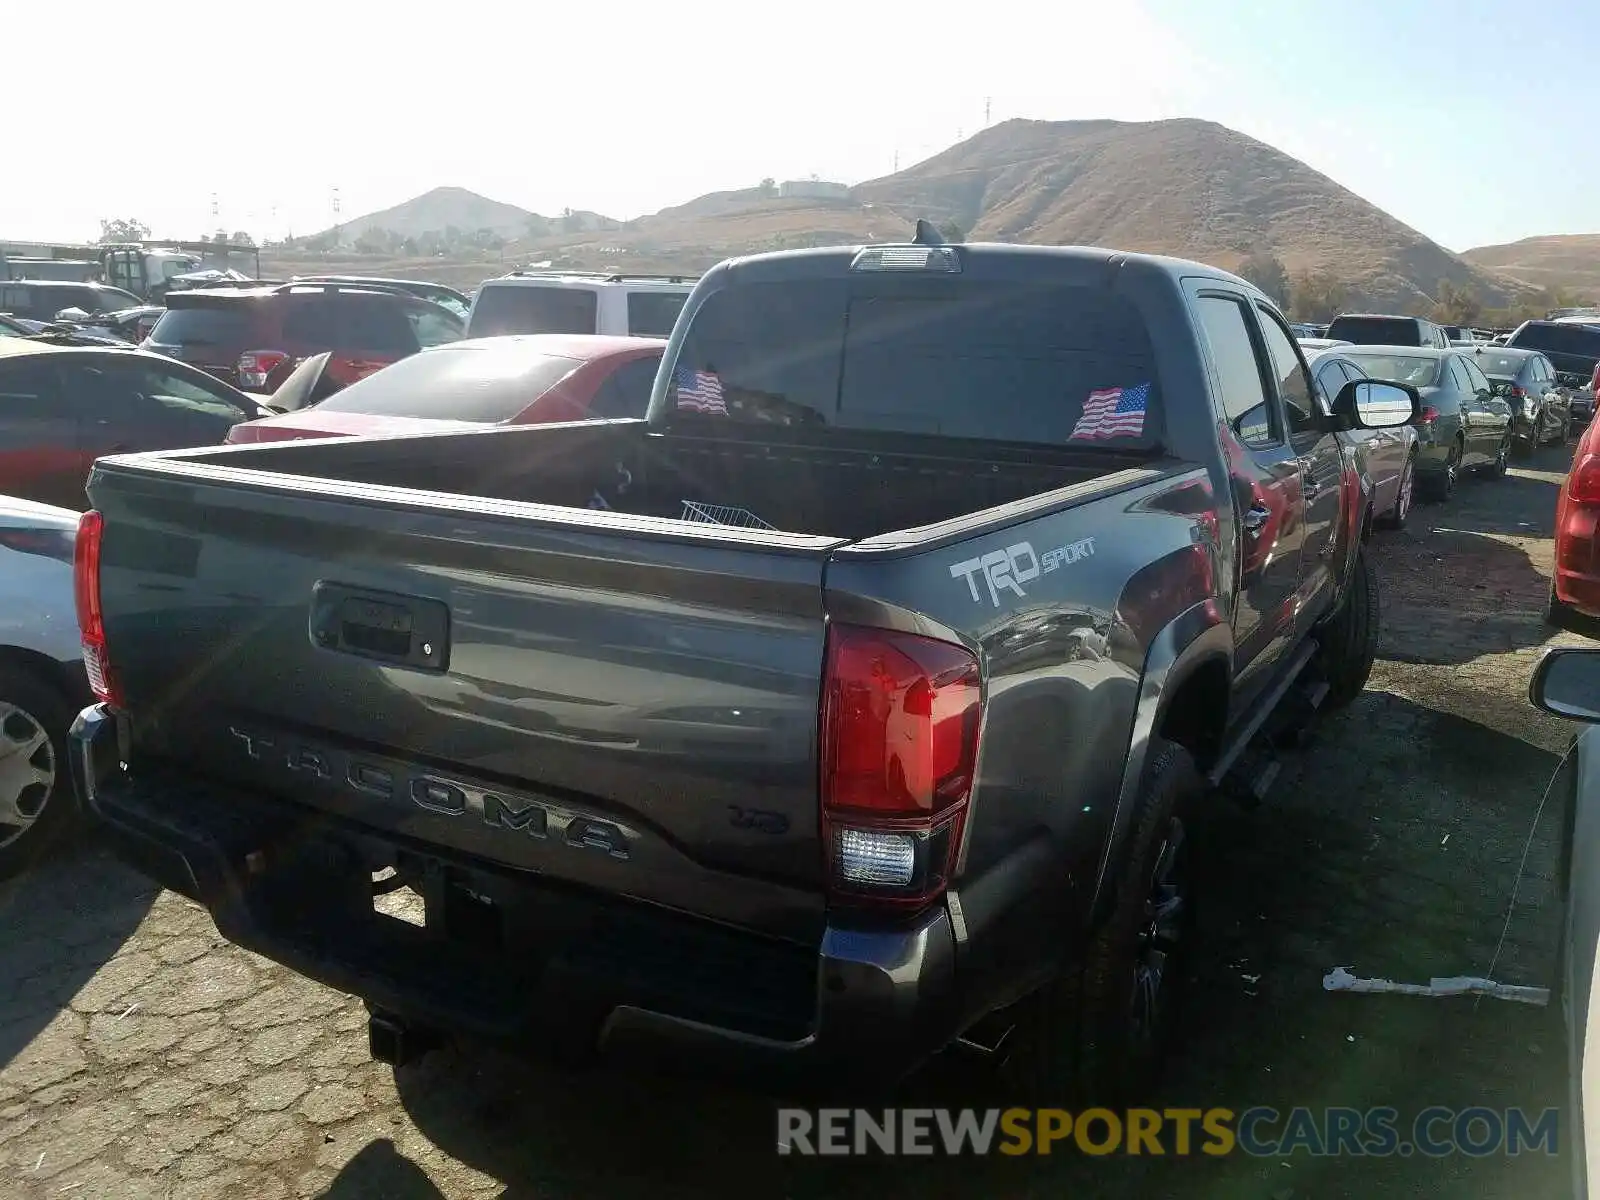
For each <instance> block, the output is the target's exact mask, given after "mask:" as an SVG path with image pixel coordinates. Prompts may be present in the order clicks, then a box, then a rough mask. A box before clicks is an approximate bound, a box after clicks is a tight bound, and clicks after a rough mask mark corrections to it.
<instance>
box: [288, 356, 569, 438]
mask: <svg viewBox="0 0 1600 1200" xmlns="http://www.w3.org/2000/svg"><path fill="white" fill-rule="evenodd" d="M582 365H583V364H582V360H581V359H576V358H565V357H562V356H559V355H555V354H544V353H538V352H534V353H530V352H529V351H528V350H527V348H526V347H525V346H523V345H520V344H518V343H507V344H505V345H504V346H494V345H487V346H485V345H478V346H444V347H442V348H440V349H438V350H428V351H425V352H423V353H421V354H413V355H412V356H411V357H409V358H403V359H401V360H400V361H399V362H397V363H394V364H392V365H390V366H387V367H385V368H383V370H381V371H378V372H376V373H375V374H372V375H368V376H367V377H366V378H365V379H362V380H359V381H358V382H356V383H353V384H351V385H350V386H349V387H347V388H345V389H344V390H343V391H341V392H335V393H334V394H333V395H332V396H330V397H328V399H326V400H324V401H322V402H321V403H320V404H318V405H317V406H316V409H315V411H317V412H348V413H373V414H375V415H381V416H386V417H429V418H434V419H441V420H449V421H476V422H482V423H485V424H492V423H494V422H497V421H508V420H510V419H511V418H512V417H514V416H516V415H517V414H518V413H520V412H521V411H522V410H523V409H525V408H527V407H528V405H530V404H532V403H533V402H534V401H535V400H537V399H538V398H539V397H540V396H542V395H543V394H544V393H545V392H547V391H549V390H550V388H552V387H554V386H555V385H556V384H557V383H560V382H561V380H563V379H564V378H566V377H567V376H568V375H570V374H571V373H572V372H573V371H575V370H576V369H577V368H578V367H580V366H582Z"/></svg>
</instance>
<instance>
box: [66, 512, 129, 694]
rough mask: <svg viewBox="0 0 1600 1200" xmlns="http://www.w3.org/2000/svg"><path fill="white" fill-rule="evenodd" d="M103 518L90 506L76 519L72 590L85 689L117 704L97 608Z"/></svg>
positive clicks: (114, 679)
mask: <svg viewBox="0 0 1600 1200" xmlns="http://www.w3.org/2000/svg"><path fill="white" fill-rule="evenodd" d="M104 532H105V521H104V519H103V518H102V517H101V516H100V514H99V513H98V512H96V511H95V510H94V509H92V508H91V509H90V510H89V511H88V512H86V513H84V514H83V515H82V516H81V517H79V518H78V539H77V543H76V545H75V546H74V548H73V554H72V592H73V599H74V600H75V601H76V602H77V609H78V637H79V640H80V642H81V644H82V646H83V666H84V670H85V671H86V672H87V673H88V676H89V690H90V691H92V692H93V693H94V694H95V697H96V699H99V700H104V701H105V702H107V703H108V704H118V703H120V702H121V696H120V695H119V694H118V692H117V683H116V678H115V676H114V675H113V674H112V670H111V660H110V657H109V654H108V651H107V649H106V626H105V621H104V620H103V619H102V614H101V610H100V539H101V536H102V535H103V533H104Z"/></svg>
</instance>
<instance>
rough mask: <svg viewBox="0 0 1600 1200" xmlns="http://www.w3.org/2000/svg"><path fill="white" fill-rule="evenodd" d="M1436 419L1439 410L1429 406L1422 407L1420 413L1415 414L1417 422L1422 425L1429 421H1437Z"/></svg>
mask: <svg viewBox="0 0 1600 1200" xmlns="http://www.w3.org/2000/svg"><path fill="white" fill-rule="evenodd" d="M1438 419H1439V410H1438V409H1437V408H1434V407H1433V405H1431V404H1428V405H1424V406H1423V409H1422V411H1421V412H1419V413H1418V414H1417V420H1418V421H1419V422H1421V423H1422V424H1423V425H1426V424H1427V423H1428V422H1429V421H1437V420H1438Z"/></svg>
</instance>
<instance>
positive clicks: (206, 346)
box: [142, 283, 466, 392]
mask: <svg viewBox="0 0 1600 1200" xmlns="http://www.w3.org/2000/svg"><path fill="white" fill-rule="evenodd" d="M465 331H466V324H465V322H463V321H462V319H461V318H460V317H459V316H457V315H456V314H455V313H453V312H451V311H450V310H449V309H447V308H443V307H441V306H440V305H437V304H433V303H430V302H429V301H427V300H420V299H418V298H417V297H415V296H412V295H410V294H408V293H406V292H403V291H400V290H399V289H397V288H389V287H386V286H383V285H377V284H361V285H351V284H338V283H285V284H277V285H268V286H257V287H238V288H203V289H196V290H194V291H186V292H173V293H171V294H169V295H168V296H167V311H166V313H165V314H164V315H163V316H162V318H161V319H160V320H159V321H157V322H156V326H155V328H154V329H152V330H151V331H150V336H149V337H148V338H147V339H146V340H145V341H144V343H143V346H142V348H143V349H146V350H155V351H157V352H159V353H161V354H165V355H168V356H169V357H171V358H176V359H180V360H181V361H183V362H187V363H190V364H192V365H194V366H197V367H199V368H200V369H201V370H203V371H208V372H210V373H211V374H212V375H215V376H216V377H217V378H219V379H223V380H226V381H227V382H229V383H231V384H233V385H234V386H235V387H239V388H243V389H244V390H246V391H253V392H267V391H271V390H272V389H273V388H274V387H275V386H276V385H277V384H278V383H279V382H281V381H282V380H283V379H285V378H287V377H288V375H289V373H290V372H291V371H292V370H293V369H294V366H295V364H296V363H298V362H300V361H301V360H303V359H306V358H309V357H310V356H312V355H314V354H321V353H323V352H324V351H329V352H331V353H332V355H333V357H332V358H331V359H330V360H329V362H328V367H327V372H326V373H327V375H328V376H329V379H330V380H331V381H332V382H334V383H336V384H337V385H338V386H339V387H344V386H347V385H349V384H352V383H354V382H355V381H356V380H358V379H362V378H365V377H366V376H368V375H370V374H372V373H373V372H374V371H376V370H378V369H380V368H382V367H386V366H388V365H389V364H390V363H392V362H397V361H398V360H400V359H402V358H405V357H406V356H408V355H411V354H415V353H416V352H417V351H418V350H422V349H426V348H427V347H429V346H437V345H441V344H443V343H445V342H453V341H456V340H457V339H458V338H460V337H461V336H462V334H463V333H464V332H465Z"/></svg>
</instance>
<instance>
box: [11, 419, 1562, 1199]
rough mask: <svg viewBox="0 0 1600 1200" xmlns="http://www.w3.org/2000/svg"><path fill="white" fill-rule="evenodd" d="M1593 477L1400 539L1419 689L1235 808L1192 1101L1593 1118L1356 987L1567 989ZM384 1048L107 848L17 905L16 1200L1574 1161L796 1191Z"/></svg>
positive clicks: (728, 1111)
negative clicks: (1569, 722)
mask: <svg viewBox="0 0 1600 1200" xmlns="http://www.w3.org/2000/svg"><path fill="white" fill-rule="evenodd" d="M1565 469H1566V455H1565V454H1564V453H1562V452H1560V451H1556V450H1550V451H1546V452H1544V454H1543V455H1542V456H1541V457H1540V458H1539V459H1538V460H1537V461H1536V462H1535V463H1534V464H1532V465H1531V466H1522V467H1518V468H1517V469H1515V470H1514V471H1513V473H1512V475H1511V476H1510V477H1509V478H1507V479H1505V480H1502V481H1497V482H1488V481H1483V482H1469V483H1468V484H1466V485H1465V486H1464V487H1463V488H1462V490H1461V491H1460V492H1459V493H1458V495H1457V498H1456V499H1455V500H1454V501H1452V502H1451V503H1449V504H1448V505H1444V506H1424V507H1421V508H1419V509H1418V510H1417V511H1416V512H1415V514H1414V515H1413V518H1412V523H1411V527H1410V528H1409V529H1407V530H1406V531H1404V532H1402V533H1399V534H1393V533H1388V534H1382V533H1380V534H1379V535H1378V542H1377V547H1378V548H1377V561H1378V567H1379V571H1380V573H1381V576H1382V580H1383V586H1384V604H1385V611H1384V624H1383V641H1382V649H1381V655H1382V659H1383V661H1381V662H1380V663H1379V664H1378V667H1377V668H1376V669H1375V671H1374V673H1373V678H1372V682H1371V685H1370V687H1369V690H1368V692H1367V694H1366V695H1365V696H1364V697H1363V698H1362V699H1361V700H1360V701H1359V702H1358V703H1357V704H1356V705H1354V706H1353V707H1352V708H1351V709H1350V710H1348V711H1347V712H1345V713H1343V714H1340V715H1338V716H1336V717H1333V718H1331V719H1329V720H1328V721H1326V722H1325V723H1324V724H1323V725H1322V726H1321V727H1320V729H1319V731H1318V733H1317V735H1316V737H1315V739H1314V741H1313V742H1312V743H1311V744H1310V745H1309V746H1308V747H1307V748H1306V749H1305V750H1304V751H1303V752H1301V753H1299V754H1297V755H1296V756H1295V757H1294V758H1292V759H1291V760H1290V762H1289V764H1288V769H1287V770H1286V771H1285V772H1284V776H1283V777H1282V778H1280V781H1279V783H1278V785H1277V787H1276V792H1275V795H1274V797H1273V798H1272V800H1271V801H1269V803H1268V805H1267V806H1266V807H1264V808H1262V809H1260V810H1258V811H1256V812H1254V813H1244V812H1239V811H1236V810H1234V809H1232V808H1228V809H1226V810H1225V811H1219V812H1218V813H1217V815H1216V817H1215V820H1214V822H1213V827H1212V828H1211V829H1210V830H1209V832H1210V833H1211V835H1212V845H1213V847H1214V848H1216V847H1221V848H1222V849H1221V851H1220V852H1219V853H1218V854H1217V855H1216V856H1215V857H1214V859H1213V860H1210V865H1209V867H1208V869H1207V871H1206V882H1207V883H1208V885H1209V886H1208V889H1207V891H1206V892H1205V893H1204V894H1203V902H1204V908H1203V910H1202V914H1201V915H1202V921H1203V933H1204V936H1203V938H1202V942H1201V946H1200V951H1199V962H1198V967H1197V972H1196V975H1195V977H1194V979H1193V980H1192V989H1193V990H1192V996H1191V999H1192V1007H1191V1014H1192V1019H1191V1021H1190V1023H1189V1028H1188V1030H1187V1031H1186V1043H1187V1045H1186V1049H1185V1053H1184V1054H1183V1057H1182V1058H1181V1060H1180V1061H1178V1062H1177V1063H1176V1064H1175V1066H1174V1068H1173V1070H1172V1071H1171V1072H1170V1074H1169V1078H1168V1080H1167V1082H1166V1083H1165V1085H1164V1087H1163V1095H1162V1096H1161V1097H1160V1099H1161V1100H1162V1101H1164V1102H1165V1103H1167V1104H1188V1105H1194V1106H1210V1105H1218V1104H1223V1105H1228V1106H1230V1107H1233V1108H1236V1109H1242V1108H1244V1107H1248V1106H1250V1105H1258V1104H1259V1105H1273V1106H1275V1107H1278V1108H1280V1109H1285V1108H1289V1107H1292V1106H1294V1105H1311V1106H1323V1105H1333V1104H1345V1105H1352V1106H1358V1107H1366V1106H1370V1105H1379V1104H1388V1105H1392V1106H1394V1107H1395V1108H1397V1109H1399V1110H1400V1111H1401V1112H1402V1113H1405V1114H1414V1113H1416V1112H1417V1111H1419V1110H1421V1109H1422V1108H1424V1107H1426V1106H1428V1105H1431V1104H1442V1105H1447V1106H1450V1107H1453V1108H1457V1109H1459V1108H1463V1107H1467V1106H1469V1105H1477V1104H1481V1105H1487V1106H1490V1107H1495V1108H1504V1107H1509V1106H1513V1105H1521V1106H1523V1107H1524V1108H1529V1109H1533V1110H1539V1109H1543V1108H1546V1107H1560V1108H1562V1109H1563V1110H1565V1108H1566V1100H1567V1097H1566V1074H1565V1061H1564V1048H1563V1041H1562V1036H1561V1031H1560V1027H1559V1024H1558V1022H1557V1021H1556V1017H1555V1011H1554V1010H1542V1009H1538V1008H1532V1007H1526V1006H1522V1005H1514V1004H1507V1003H1504V1002H1497V1001H1492V1000H1484V1001H1474V1000H1471V999H1461V1000H1433V999H1421V998H1412V997H1401V996H1396V997H1391V996H1359V995H1355V996H1353V995H1332V994H1328V993H1325V992H1324V991H1323V990H1322V987H1321V980H1322V977H1323V975H1324V974H1325V973H1326V972H1327V971H1329V970H1330V969H1332V968H1333V967H1335V966H1346V967H1349V968H1350V969H1351V970H1352V971H1354V972H1355V973H1357V974H1360V975H1383V976H1389V977H1391V978H1400V979H1406V980H1415V981H1425V980H1427V979H1428V978H1430V977H1432V976H1435V975H1454V974H1482V973H1486V972H1488V971H1489V970H1490V968H1491V963H1492V964H1493V970H1494V973H1495V976H1496V977H1497V978H1499V979H1502V980H1505V981H1509V982H1519V983H1533V984H1545V983H1548V982H1549V977H1550V972H1551V968H1552V957H1553V950H1554V935H1555V916H1556V906H1555V904H1554V902H1553V896H1552V887H1551V877H1552V873H1553V869H1554V861H1555V845H1556V833H1555V829H1556V825H1555V820H1554V817H1555V813H1554V810H1553V808H1552V809H1550V810H1548V811H1547V813H1546V816H1545V818H1544V819H1543V820H1541V821H1540V822H1538V826H1537V828H1536V829H1534V830H1533V837H1532V842H1531V849H1530V851H1529V853H1528V857H1527V869H1526V872H1525V873H1524V875H1523V878H1522V882H1521V886H1520V888H1519V889H1518V893H1517V902H1516V903H1515V904H1514V905H1513V904H1512V903H1511V896H1512V890H1513V885H1514V883H1515V881H1516V878H1517V871H1518V866H1519V863H1520V862H1521V861H1522V857H1523V850H1524V844H1525V842H1527V840H1528V838H1529V833H1530V828H1532V827H1533V825H1534V814H1535V812H1536V810H1537V809H1538V806H1539V801H1540V797H1541V794H1542V793H1543V791H1544V788H1545V786H1546V783H1547V780H1548V779H1549V777H1550V774H1551V772H1552V769H1553V768H1554V766H1555V764H1556V761H1557V756H1558V754H1559V752H1560V751H1561V750H1562V749H1563V748H1564V747H1565V746H1566V745H1567V744H1568V742H1569V741H1570V739H1571V737H1572V730H1571V729H1569V728H1568V727H1567V726H1565V725H1564V724H1562V723H1561V722H1558V721H1555V720H1554V719H1551V718H1547V717H1544V716H1542V715H1541V714H1538V713H1536V712H1535V711H1534V710H1532V709H1531V708H1530V707H1529V706H1528V704H1527V700H1526V696H1525V692H1526V687H1527V680H1528V677H1529V673H1530V671H1531V669H1532V666H1533V663H1534V661H1535V659H1536V657H1537V654H1538V652H1539V649H1540V648H1541V646H1542V645H1544V644H1545V643H1546V632H1545V630H1544V629H1543V627H1542V625H1541V623H1540V620H1539V610H1540V606H1541V604H1542V602H1543V598H1544V593H1545V588H1546V586H1547V578H1548V572H1549V567H1550V562H1549V557H1550V543H1549V540H1548V535H1549V525H1550V521H1551V517H1552V513H1553V509H1554V502H1555V491H1556V486H1557V484H1558V482H1559V480H1560V478H1561V472H1563V471H1564V470H1565ZM1508 914H1509V921H1508ZM1502 928H1505V930H1506V937H1505V941H1504V947H1503V949H1502V950H1501V953H1500V955H1499V957H1498V960H1496V958H1495V951H1496V946H1497V943H1499V941H1500V938H1501V932H1502ZM364 1030H365V1011H364V1010H363V1009H362V1007H361V1006H360V1005H359V1004H358V1003H356V1002H354V1001H352V1000H350V999H349V998H347V997H344V996H342V995H339V994H337V993H334V992H330V991H328V990H326V989H324V988H321V987H319V986H317V985H314V984H310V983H307V982H305V981H303V980H301V979H299V978H297V977H296V976H294V975H292V974H290V973H289V972H287V971H285V970H283V969H281V968H279V967H277V966H274V965H273V964H271V963H269V962H266V961H264V960H262V959H260V958H257V957H255V956H253V955H250V954H247V953H244V952H242V951H239V950H237V949H234V948H232V947H230V946H229V945H227V944H226V943H224V942H222V941H221V940H220V939H219V938H218V936H217V934H216V931H215V929H214V928H213V926H212V924H211V922H210V920H209V919H208V917H207V916H206V914H205V913H204V912H203V911H202V910H200V909H198V908H196V907H195V906H194V905H192V904H190V903H188V902H187V901H185V900H182V899H179V898H178V897H176V896H174V895H171V894H167V893H159V894H158V893H157V892H156V891H155V890H154V889H152V888H151V887H149V886H148V885H146V884H145V883H144V882H143V881H142V880H141V879H140V878H139V877H137V876H136V875H134V874H132V873H131V872H129V871H127V870H125V869H123V868H122V867H120V866H118V865H117V864H115V863H114V862H113V861H111V860H110V859H109V858H108V857H106V856H105V855H104V854H103V853H102V852H100V851H98V850H97V849H95V848H93V847H85V848H83V849H82V850H80V851H78V852H76V853H73V854H71V855H67V856H64V857H62V858H61V859H59V860H58V861H55V862H53V863H50V864H48V865H47V866H46V868H45V869H43V870H42V871H41V872H40V873H38V874H36V875H35V876H33V877H32V878H30V879H28V880H26V881H24V882H22V883H20V884H14V885H12V886H11V887H10V888H9V889H8V890H0V1195H3V1196H7V1197H18V1198H19V1200H35V1198H37V1200H44V1198H45V1197H57V1196H64V1197H73V1198H74V1200H90V1198H100V1197H105V1198H107V1200H140V1198H143V1197H163V1198H167V1197H170V1198H173V1200H176V1198H180V1197H181V1198H186V1200H187V1198H195V1200H198V1198H200V1197H224V1196H226V1197H233V1196H239V1197H250V1198H251V1200H256V1198H259V1200H273V1198H274V1197H287V1196H307V1197H310V1196H317V1197H338V1198H351V1197H369V1196H370V1197H384V1198H386V1200H387V1198H408V1197H439V1196H446V1197H478V1196H506V1197H533V1196H538V1197H542V1198H552V1200H553V1198H559V1197H569V1196H570V1197H590V1196H595V1195H600V1194H604V1195H607V1196H614V1197H623V1196H640V1197H646V1196H648V1197H652V1198H660V1197H667V1196H677V1195H683V1196H689V1195H695V1196H704V1195H728V1196H740V1197H749V1196H752V1195H764V1196H784V1197H790V1198H792V1200H801V1198H807V1197H823V1196H843V1197H853V1196H860V1197H874V1198H881V1197H883V1196H885V1195H902V1194H904V1195H917V1196H919V1197H922V1198H925V1200H932V1198H936V1197H977V1196H982V1197H984V1198H985V1200H999V1198H1002V1197H1005V1198H1013V1197H1015V1198H1017V1200H1021V1198H1023V1197H1034V1196H1051V1197H1058V1196H1063V1195H1068V1194H1071V1195H1083V1196H1118V1197H1127V1196H1138V1197H1141V1198H1144V1197H1157V1196H1167V1195H1182V1196H1185V1197H1229V1198H1233V1197H1260V1198H1262V1200H1292V1198H1298V1197H1319V1198H1332V1197H1347V1196H1348V1197H1360V1198H1361V1200H1382V1198H1388V1197H1394V1198H1397V1200H1398V1198H1399V1197H1411V1196H1414V1195H1437V1196H1449V1197H1468V1198H1475V1197H1502V1196H1504V1197H1513V1196H1514V1197H1518V1198H1523V1197H1541V1198H1542V1197H1554V1196H1562V1195H1566V1194H1567V1180H1568V1171H1569V1165H1568V1163H1567V1162H1566V1160H1565V1156H1564V1155H1562V1156H1558V1157H1554V1158H1551V1157H1548V1156H1545V1155H1543V1154H1533V1155H1526V1154H1525V1155H1523V1156H1521V1157H1518V1158H1508V1157H1493V1158H1483V1159H1471V1158H1466V1157H1459V1156H1458V1157H1453V1158H1446V1159H1442V1160H1435V1159H1425V1158H1420V1157H1407V1158H1402V1157H1390V1158H1358V1159H1340V1160H1333V1159H1311V1158H1307V1157H1304V1156H1300V1155H1296V1156H1294V1157H1293V1158H1290V1159H1281V1160H1277V1159H1274V1160H1261V1159H1251V1158H1246V1157H1244V1156H1236V1157H1229V1158H1225V1159H1200V1158H1185V1159H1178V1158H1165V1159H1156V1158H1148V1157H1146V1158H1133V1157H1128V1158H1123V1157H1112V1158H1094V1159H1089V1158H1083V1157H1078V1156H1075V1155H1061V1154H1058V1155H1055V1156H1052V1157H1051V1158H1031V1159H1024V1160H1004V1161H1001V1160H998V1159H996V1160H984V1161H976V1160H960V1161H953V1162H952V1161H937V1162H932V1163H927V1162H916V1161H912V1160H904V1159H902V1160H899V1161H873V1162H867V1161H859V1160H858V1161H853V1162H840V1161H838V1160H834V1161H831V1162H818V1161H816V1160H812V1161H803V1160H802V1161H797V1160H794V1159H784V1160H780V1159H779V1158H777V1157H776V1156H775V1154H774V1151H773V1147H774V1141H775V1137H774V1132H775V1125H774V1117H773V1112H772V1103H771V1102H770V1101H768V1100H763V1099H757V1098H753V1097H752V1096H750V1095H749V1094H746V1093H740V1092H736V1091H732V1090H728V1089H724V1088H721V1087H713V1086H709V1085H701V1084H696V1083H693V1082H684V1081H675V1080H674V1081H669V1080H663V1079H659V1078H644V1077H636V1076H631V1075H628V1074H623V1073H619V1072H612V1071H606V1070H597V1071H593V1072H588V1073H583V1074H560V1073H556V1072H555V1071H554V1070H552V1069H545V1068H540V1067H533V1066H530V1065H528V1064H525V1063H522V1062H512V1061H505V1060H503V1059H501V1058H498V1057H496V1056H495V1055H493V1054H492V1053H489V1052H487V1051H485V1050H482V1049H476V1048H453V1049H449V1050H445V1051H440V1052H436V1053H435V1054H433V1055H430V1056H429V1057H427V1058H426V1059H424V1060H423V1061H422V1062H420V1063H418V1064H416V1065H415V1066H412V1067H408V1068H405V1069H402V1070H401V1071H399V1072H392V1071H390V1070H389V1069H388V1068H386V1067H383V1066H381V1065H379V1064H376V1063H372V1062H370V1061H368V1059H367V1055H366V1042H365V1032H364ZM964 1069H965V1068H957V1067H952V1068H951V1069H950V1074H951V1075H952V1076H953V1077H954V1078H957V1079H959V1078H960V1077H961V1071H962V1070H964ZM956 1102H957V1103H959V1102H960V1101H956ZM1563 1119H1565V1118H1563ZM1566 1136H1567V1130H1566V1128H1565V1126H1563V1130H1562V1138H1563V1145H1564V1144H1565V1138H1566Z"/></svg>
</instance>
